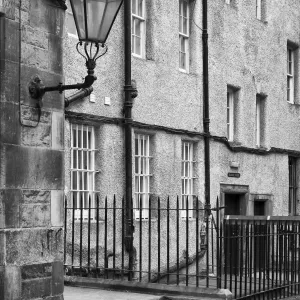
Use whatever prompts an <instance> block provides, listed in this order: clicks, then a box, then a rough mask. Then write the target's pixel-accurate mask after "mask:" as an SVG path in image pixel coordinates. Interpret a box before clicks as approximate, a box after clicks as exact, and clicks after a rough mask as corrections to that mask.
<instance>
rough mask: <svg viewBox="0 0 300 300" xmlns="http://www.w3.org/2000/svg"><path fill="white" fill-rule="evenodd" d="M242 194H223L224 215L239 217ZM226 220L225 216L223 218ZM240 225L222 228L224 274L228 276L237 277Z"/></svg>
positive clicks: (235, 224) (233, 224)
mask: <svg viewBox="0 0 300 300" xmlns="http://www.w3.org/2000/svg"><path fill="white" fill-rule="evenodd" d="M242 197H243V195H242V194H225V215H236V216H237V215H241V212H242ZM225 218H226V216H225ZM239 229H240V225H239V224H238V223H237V222H236V223H231V224H230V225H227V226H226V227H225V228H224V234H225V240H224V242H225V245H224V246H225V247H226V248H225V251H226V255H225V259H226V260H227V263H226V265H227V267H226V269H227V270H226V272H227V273H228V274H235V275H238V273H239V261H240V255H241V253H240V247H241V245H239V242H240V239H239V238H238V236H239V234H238V233H239Z"/></svg>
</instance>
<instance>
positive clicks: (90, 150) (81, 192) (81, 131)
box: [71, 124, 95, 219]
mask: <svg viewBox="0 0 300 300" xmlns="http://www.w3.org/2000/svg"><path fill="white" fill-rule="evenodd" d="M71 193H72V199H75V208H76V210H75V218H76V219H79V218H80V217H81V210H80V208H83V219H88V210H87V208H88V207H89V198H90V199H91V206H92V207H93V206H94V197H95V195H94V194H95V134H94V127H92V126H86V125H75V124H72V125H71ZM72 201H73V200H72ZM92 217H93V216H92Z"/></svg>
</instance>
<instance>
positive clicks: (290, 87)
mask: <svg viewBox="0 0 300 300" xmlns="http://www.w3.org/2000/svg"><path fill="white" fill-rule="evenodd" d="M294 68H295V50H294V49H293V48H291V47H289V46H288V47H287V102H289V103H292V104H293V103H294V101H295V99H294V97H295V95H294V93H295V77H294V72H295V69H294Z"/></svg>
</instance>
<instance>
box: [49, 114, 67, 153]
mask: <svg viewBox="0 0 300 300" xmlns="http://www.w3.org/2000/svg"><path fill="white" fill-rule="evenodd" d="M64 124H65V118H64V113H59V112H53V113H52V134H51V138H52V149H58V150H63V149H64Z"/></svg>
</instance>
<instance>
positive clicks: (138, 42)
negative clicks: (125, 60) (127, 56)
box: [134, 37, 141, 55]
mask: <svg viewBox="0 0 300 300" xmlns="http://www.w3.org/2000/svg"><path fill="white" fill-rule="evenodd" d="M134 53H135V54H138V55H141V39H140V38H139V37H135V51H134Z"/></svg>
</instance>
